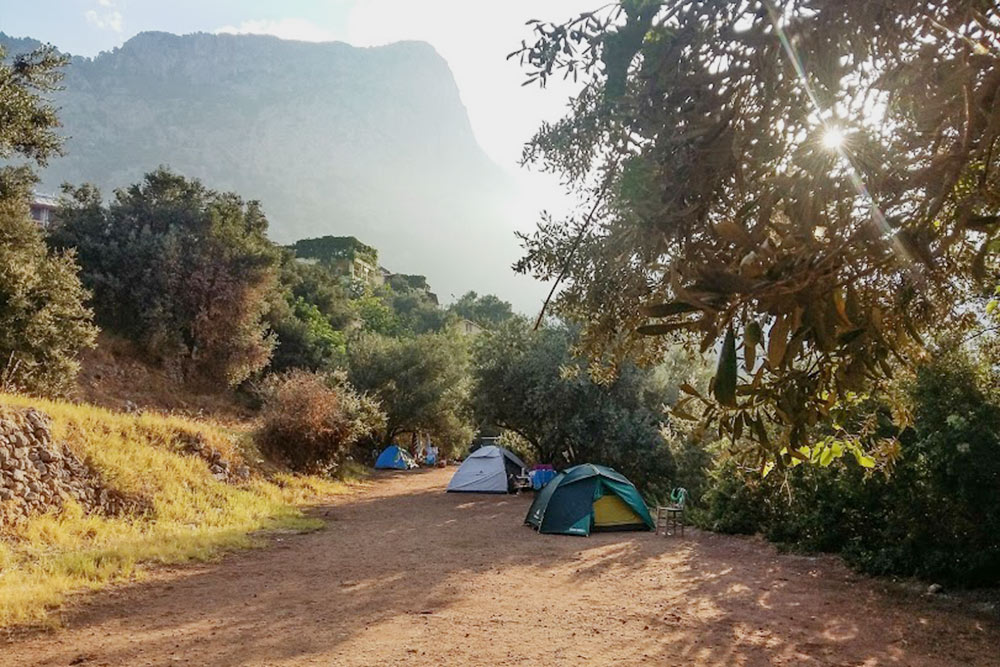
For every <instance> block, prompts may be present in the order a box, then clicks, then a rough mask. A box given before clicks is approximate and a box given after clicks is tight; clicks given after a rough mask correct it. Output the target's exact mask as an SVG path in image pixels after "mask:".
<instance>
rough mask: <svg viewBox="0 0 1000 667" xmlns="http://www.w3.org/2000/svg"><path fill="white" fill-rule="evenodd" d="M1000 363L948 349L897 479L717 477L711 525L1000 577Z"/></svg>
mask: <svg viewBox="0 0 1000 667" xmlns="http://www.w3.org/2000/svg"><path fill="white" fill-rule="evenodd" d="M994 386H995V383H994V382H993V381H992V379H991V377H990V376H989V369H985V368H978V367H977V366H976V364H974V363H973V362H971V361H970V360H969V359H968V358H965V357H962V356H959V355H946V356H943V357H941V358H939V359H937V360H936V361H935V362H934V363H932V364H929V365H926V366H923V367H922V368H920V369H919V370H918V371H917V374H916V378H915V379H914V381H913V382H912V383H911V385H910V386H909V387H908V392H909V396H910V400H911V402H912V412H913V425H912V426H911V427H910V428H908V429H907V430H906V431H905V432H904V433H903V434H901V436H900V447H901V450H900V456H899V458H898V460H897V461H896V462H895V465H894V467H893V469H892V471H891V474H883V472H873V471H868V470H866V469H863V468H861V467H860V466H858V465H856V464H855V463H854V462H853V461H849V460H847V459H841V460H838V461H836V462H834V463H833V464H831V465H830V466H829V467H826V468H823V467H819V466H813V465H802V466H798V467H796V468H793V469H791V470H788V471H787V473H786V474H785V476H784V477H782V476H781V475H780V474H778V473H776V472H772V473H771V474H770V475H768V476H767V477H766V478H761V476H760V474H759V473H756V472H755V473H749V474H746V475H743V474H739V472H738V470H737V469H736V466H735V464H733V463H732V462H727V463H724V464H721V465H720V466H719V468H718V469H717V470H716V471H715V472H714V473H713V475H712V477H711V482H710V488H709V490H708V491H707V492H706V494H705V496H704V498H703V502H702V504H701V507H700V508H699V509H698V510H697V511H695V512H694V513H693V517H694V518H695V520H696V521H697V522H698V523H699V524H700V525H702V526H704V527H706V528H709V529H713V530H719V531H722V532H737V533H754V532H760V533H762V534H764V535H765V536H766V537H767V538H768V539H770V540H772V541H775V542H779V543H784V544H787V545H790V546H794V547H796V548H801V549H807V550H815V551H829V552H839V553H841V554H842V555H843V556H844V557H845V558H846V559H847V561H848V562H849V563H851V564H853V565H855V566H856V567H858V568H859V569H862V570H864V571H866V572H869V573H873V574H892V575H903V576H918V577H922V578H926V579H932V580H935V581H941V582H946V583H951V584H955V585H967V586H981V585H995V584H997V583H998V582H1000V397H998V396H997V394H996V391H995V390H994V389H993V387H994Z"/></svg>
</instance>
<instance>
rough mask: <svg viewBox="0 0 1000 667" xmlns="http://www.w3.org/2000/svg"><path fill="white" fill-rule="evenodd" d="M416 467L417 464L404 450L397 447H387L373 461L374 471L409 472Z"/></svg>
mask: <svg viewBox="0 0 1000 667" xmlns="http://www.w3.org/2000/svg"><path fill="white" fill-rule="evenodd" d="M416 467H417V462H416V461H414V460H413V457H412V456H410V454H409V453H408V452H407V451H406V450H404V449H400V447H399V445H389V446H388V447H386V448H385V449H383V450H382V453H381V454H379V455H378V459H376V460H375V469H376V470H409V469H410V468H416Z"/></svg>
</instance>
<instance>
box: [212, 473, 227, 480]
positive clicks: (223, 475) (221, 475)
mask: <svg viewBox="0 0 1000 667" xmlns="http://www.w3.org/2000/svg"><path fill="white" fill-rule="evenodd" d="M212 477H215V479H217V480H219V481H220V482H225V481H226V473H224V472H217V473H215V474H213V475H212Z"/></svg>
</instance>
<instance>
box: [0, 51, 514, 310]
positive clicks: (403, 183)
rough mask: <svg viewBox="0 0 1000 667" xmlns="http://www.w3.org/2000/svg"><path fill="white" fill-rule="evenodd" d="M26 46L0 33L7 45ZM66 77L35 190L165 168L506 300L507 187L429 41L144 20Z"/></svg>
mask: <svg viewBox="0 0 1000 667" xmlns="http://www.w3.org/2000/svg"><path fill="white" fill-rule="evenodd" d="M38 44H39V42H37V41H35V40H31V39H14V38H10V37H8V36H6V35H3V33H0V45H3V46H4V47H5V48H6V49H7V50H8V54H9V55H12V54H15V53H18V52H23V51H26V50H29V49H31V48H33V47H35V46H37V45H38ZM63 86H64V89H63V90H62V91H60V92H58V93H56V94H55V96H54V100H55V103H56V104H57V106H58V107H59V108H60V118H61V120H62V123H63V128H62V133H63V134H64V135H65V136H66V143H65V151H66V155H65V156H64V157H61V158H57V159H54V160H52V161H51V163H50V165H49V166H48V168H46V169H45V170H43V171H42V173H41V177H42V185H41V188H42V189H43V190H45V191H49V192H52V191H56V190H57V189H58V187H59V185H60V184H61V183H63V182H70V183H81V182H91V183H95V184H97V185H98V186H100V187H101V188H102V191H103V192H104V194H105V196H110V194H111V191H112V190H113V188H117V187H121V186H124V185H127V184H129V183H133V182H135V181H137V180H138V179H139V178H140V177H141V176H142V174H143V173H145V172H147V171H149V170H151V169H153V168H155V167H157V166H158V165H161V164H162V165H167V166H169V167H171V168H172V169H174V170H176V171H179V172H181V173H183V174H185V175H187V176H194V177H197V178H200V179H201V180H202V181H203V182H204V183H205V184H206V185H208V186H209V187H211V188H213V189H219V190H234V191H236V192H238V193H240V194H241V195H242V196H243V197H244V198H248V199H257V200H260V201H261V202H262V204H263V206H264V210H265V211H266V213H267V215H268V219H269V220H270V223H271V232H270V233H271V236H272V238H273V239H274V240H275V241H277V242H279V243H290V242H293V241H295V240H297V239H300V238H304V237H316V236H323V235H328V234H332V235H339V236H347V235H352V236H356V237H358V238H359V239H361V240H362V241H364V242H365V243H368V244H370V245H373V246H375V247H377V248H378V249H379V252H380V261H381V262H382V263H383V264H385V265H386V266H388V267H390V268H391V269H392V270H394V271H400V272H405V273H419V274H424V275H426V276H427V277H428V279H429V281H430V283H431V285H432V286H433V287H434V289H435V291H437V292H438V293H440V294H441V295H442V296H443V297H445V298H446V299H447V297H448V295H450V294H455V295H458V294H461V293H463V292H465V291H466V290H469V289H474V290H477V291H479V292H495V293H496V294H498V295H500V296H501V297H503V298H506V299H511V300H514V301H515V302H517V301H518V295H517V294H514V293H512V289H513V288H512V282H513V275H512V274H511V271H510V269H509V265H510V262H511V261H512V260H513V259H514V257H516V255H517V245H516V242H515V240H514V237H513V233H512V232H511V231H510V230H511V224H510V220H509V219H508V218H507V217H505V216H507V213H506V211H507V210H508V209H509V208H510V203H511V198H512V197H513V196H514V186H513V184H512V183H511V182H510V181H509V180H508V178H507V176H506V174H505V173H504V172H503V171H502V170H501V169H500V168H499V167H498V166H497V165H496V164H494V163H493V162H491V161H490V159H489V158H488V157H487V156H486V154H485V153H484V152H483V151H482V149H481V148H480V147H479V145H478V144H477V143H476V139H475V137H474V136H473V133H472V129H471V126H470V124H469V119H468V116H467V114H466V111H465V107H464V106H463V105H462V101H461V99H460V97H459V92H458V88H457V86H456V84H455V81H454V78H453V77H452V74H451V71H450V69H449V68H448V64H447V63H446V62H445V61H444V59H442V58H441V56H439V55H438V54H437V52H436V51H435V50H434V49H433V47H431V46H430V45H428V44H426V43H423V42H399V43H395V44H389V45H386V46H380V47H371V48H357V47H353V46H350V45H348V44H345V43H340V42H326V43H307V42H295V41H286V40H281V39H278V38H275V37H270V36H264V35H214V34H204V33H199V34H191V35H183V36H178V35H173V34H168V33H162V32H145V33H140V34H138V35H136V36H135V37H133V38H132V39H130V40H128V41H127V42H125V44H123V45H122V46H121V47H120V48H117V49H114V50H113V51H110V52H104V53H101V54H100V55H98V56H96V57H94V58H82V57H73V58H72V59H71V62H70V64H69V65H68V67H67V68H66V72H65V78H64V80H63ZM522 301H523V299H522Z"/></svg>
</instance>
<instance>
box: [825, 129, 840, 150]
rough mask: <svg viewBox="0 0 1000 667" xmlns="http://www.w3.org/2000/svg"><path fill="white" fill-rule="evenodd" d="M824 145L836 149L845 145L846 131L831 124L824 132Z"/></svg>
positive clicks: (829, 148)
mask: <svg viewBox="0 0 1000 667" xmlns="http://www.w3.org/2000/svg"><path fill="white" fill-rule="evenodd" d="M822 142H823V147H824V148H826V149H828V150H831V151H834V150H837V149H838V148H840V147H841V146H843V145H844V132H843V130H841V129H840V128H839V127H835V126H830V127H828V128H826V131H825V132H823V138H822Z"/></svg>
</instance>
